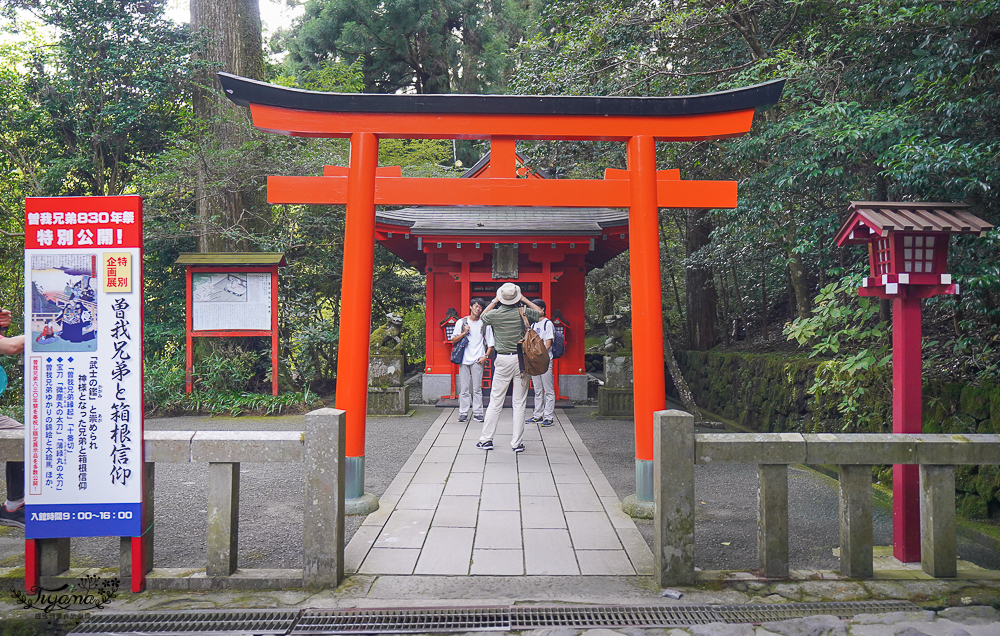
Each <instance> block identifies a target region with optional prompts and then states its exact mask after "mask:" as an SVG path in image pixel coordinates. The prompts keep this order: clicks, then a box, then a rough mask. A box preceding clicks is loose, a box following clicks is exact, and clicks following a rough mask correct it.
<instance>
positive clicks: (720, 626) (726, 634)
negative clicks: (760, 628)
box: [688, 623, 754, 636]
mask: <svg viewBox="0 0 1000 636" xmlns="http://www.w3.org/2000/svg"><path fill="white" fill-rule="evenodd" d="M688 630H689V631H690V633H691V635H692V636H754V629H753V625H730V624H728V623H709V624H708V625H692V626H691V627H689V628H688Z"/></svg>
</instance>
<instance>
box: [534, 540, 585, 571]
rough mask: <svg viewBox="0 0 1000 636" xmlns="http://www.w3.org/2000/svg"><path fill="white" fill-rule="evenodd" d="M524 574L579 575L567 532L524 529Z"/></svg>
mask: <svg viewBox="0 0 1000 636" xmlns="http://www.w3.org/2000/svg"><path fill="white" fill-rule="evenodd" d="M523 532H524V569H525V574H529V575H531V574H570V575H572V574H579V573H580V568H579V567H578V566H577V563H576V554H574V552H573V546H572V544H571V543H570V539H569V532H568V531H567V530H559V529H545V528H525V529H524V531H523Z"/></svg>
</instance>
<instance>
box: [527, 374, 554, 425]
mask: <svg viewBox="0 0 1000 636" xmlns="http://www.w3.org/2000/svg"><path fill="white" fill-rule="evenodd" d="M531 386H533V387H534V389H535V410H534V411H532V413H531V415H532V416H533V417H540V418H542V419H543V420H548V421H550V422H551V421H552V418H554V417H555V412H556V384H555V380H553V379H552V363H551V362H549V370H548V371H546V372H545V373H543V374H542V375H533V376H531Z"/></svg>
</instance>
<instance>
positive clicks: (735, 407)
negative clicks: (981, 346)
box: [667, 351, 1000, 519]
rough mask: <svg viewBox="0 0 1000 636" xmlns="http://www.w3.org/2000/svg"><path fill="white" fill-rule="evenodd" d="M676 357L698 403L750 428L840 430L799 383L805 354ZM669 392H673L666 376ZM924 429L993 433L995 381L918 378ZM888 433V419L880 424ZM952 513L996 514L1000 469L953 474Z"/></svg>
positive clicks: (997, 403)
mask: <svg viewBox="0 0 1000 636" xmlns="http://www.w3.org/2000/svg"><path fill="white" fill-rule="evenodd" d="M676 355H677V362H678V364H679V365H680V367H681V372H682V373H683V374H684V379H685V380H687V382H688V385H689V386H690V387H691V392H692V393H693V394H694V398H695V401H696V402H697V403H698V406H700V407H701V408H703V409H705V410H707V411H710V412H712V413H716V414H718V415H720V416H722V417H724V418H726V419H728V420H732V421H733V422H735V423H736V424H737V425H738V426H740V427H742V428H744V429H746V430H749V431H754V432H762V433H767V432H773V433H782V432H800V433H814V432H840V430H841V424H840V421H839V414H838V413H837V411H836V408H835V406H834V404H833V403H831V402H828V403H827V404H817V403H816V401H815V400H813V399H812V396H811V395H809V394H807V393H806V390H807V389H808V388H809V387H810V386H811V385H812V383H813V377H814V376H815V373H816V368H817V367H818V366H819V364H820V363H821V361H818V360H816V359H813V358H805V357H782V356H780V355H773V354H768V355H757V354H746V353H714V352H708V351H677V352H676ZM667 377H668V394H670V395H671V396H672V397H674V398H675V399H676V398H677V394H676V391H675V390H674V389H673V387H672V385H671V383H670V382H669V374H668V376H667ZM923 402H924V405H923V406H924V408H923V414H924V417H923V419H924V432H925V433H960V434H973V433H981V434H990V433H1000V386H996V385H987V386H982V387H976V386H969V385H962V384H949V383H941V382H929V383H926V384H925V385H924V391H923ZM872 432H884V433H888V432H891V422H886V424H885V427H884V430H881V431H872ZM956 488H957V489H958V491H959V493H958V507H959V513H960V514H961V515H962V516H964V517H967V518H970V519H983V518H986V517H997V516H1000V469H998V468H997V467H995V466H963V467H960V468H959V469H958V474H957V475H956Z"/></svg>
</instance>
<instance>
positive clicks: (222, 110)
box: [191, 0, 267, 252]
mask: <svg viewBox="0 0 1000 636" xmlns="http://www.w3.org/2000/svg"><path fill="white" fill-rule="evenodd" d="M191 29H192V30H194V31H195V32H198V31H203V32H204V33H205V35H206V36H207V37H208V43H207V45H206V47H205V49H204V50H203V51H202V53H201V59H203V60H205V61H207V62H214V63H215V64H212V65H210V67H209V68H206V69H204V70H202V71H201V73H200V74H199V76H198V78H197V79H196V84H197V85H196V86H195V90H194V98H193V103H194V114H195V116H196V117H197V118H198V119H200V120H202V121H203V122H205V123H206V124H207V126H208V132H209V134H208V139H210V140H211V141H212V142H213V143H215V144H218V146H219V147H220V148H221V149H232V148H236V147H238V146H239V145H240V144H241V143H242V141H243V139H242V138H241V135H240V130H239V127H238V126H236V125H234V124H232V123H228V122H227V121H226V119H227V116H228V117H229V118H231V117H232V116H233V109H235V108H238V107H237V106H235V105H234V104H232V103H231V102H230V101H229V100H228V99H226V98H225V97H224V96H223V95H222V94H221V92H220V91H219V90H218V80H217V79H216V77H215V74H216V72H217V71H220V70H221V71H225V72H227V73H233V74H235V75H240V76H242V77H248V78H250V79H256V80H262V79H264V70H265V67H264V53H263V43H262V40H261V26H260V6H259V4H258V0H191ZM207 173H208V169H207V166H203V167H202V168H201V170H200V174H199V175H198V180H197V181H198V186H197V187H196V191H195V206H196V210H197V214H198V223H199V226H200V229H201V236H200V239H199V241H198V249H199V251H202V252H222V251H232V250H246V249H248V247H249V246H248V245H247V243H246V241H245V240H242V239H240V238H234V237H233V235H232V234H230V238H229V239H226V238H225V235H224V234H223V232H224V231H226V230H227V229H237V228H241V229H243V230H247V231H252V230H253V229H254V227H255V226H258V227H259V226H260V225H261V224H262V223H264V218H263V215H264V214H265V212H266V209H267V208H266V206H267V203H266V200H265V198H264V194H263V192H261V191H257V190H250V191H240V190H226V191H222V192H220V191H218V189H216V188H212V187H211V186H210V185H208V181H209V179H208V174H207ZM242 234H244V232H237V233H236V235H237V236H239V235H242Z"/></svg>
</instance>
